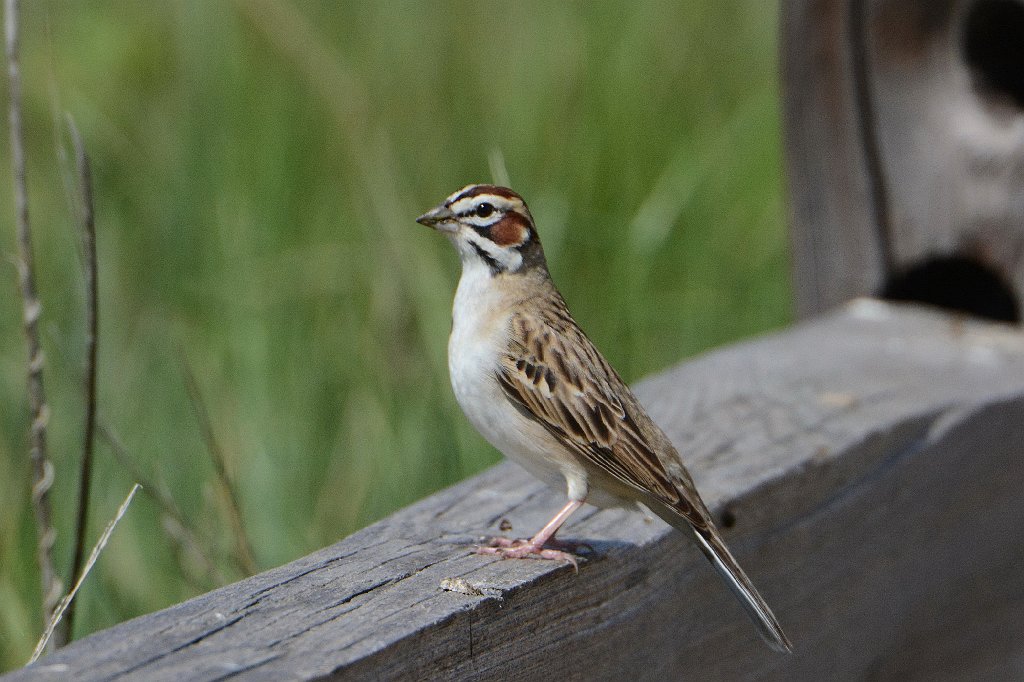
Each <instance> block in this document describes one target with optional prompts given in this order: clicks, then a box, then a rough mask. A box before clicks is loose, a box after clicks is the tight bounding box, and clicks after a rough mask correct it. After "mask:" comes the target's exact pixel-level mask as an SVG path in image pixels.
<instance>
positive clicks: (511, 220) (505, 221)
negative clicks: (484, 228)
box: [489, 213, 530, 247]
mask: <svg viewBox="0 0 1024 682" xmlns="http://www.w3.org/2000/svg"><path fill="white" fill-rule="evenodd" d="M529 234H530V231H529V228H528V227H527V225H526V219H525V218H523V217H522V216H520V215H518V214H516V213H509V214H508V215H507V216H505V217H504V218H502V219H501V220H499V221H498V222H497V223H495V224H494V225H492V226H491V230H490V235H489V236H490V238H491V241H492V242H494V243H495V244H497V245H498V246H504V247H508V246H519V245H520V244H523V243H524V242H525V241H526V238H527V237H528V236H529Z"/></svg>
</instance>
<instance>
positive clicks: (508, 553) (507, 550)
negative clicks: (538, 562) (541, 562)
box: [476, 537, 592, 572]
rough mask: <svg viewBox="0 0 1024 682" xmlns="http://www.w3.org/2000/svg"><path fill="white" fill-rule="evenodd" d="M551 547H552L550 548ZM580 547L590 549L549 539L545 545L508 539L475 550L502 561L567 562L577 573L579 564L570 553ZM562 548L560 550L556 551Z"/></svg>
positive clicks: (587, 546)
mask: <svg viewBox="0 0 1024 682" xmlns="http://www.w3.org/2000/svg"><path fill="white" fill-rule="evenodd" d="M552 545H554V546H553V547H552ZM581 547H586V548H587V549H592V548H591V547H590V545H585V544H582V543H580V544H577V543H574V542H563V541H561V540H555V539H553V538H552V539H550V540H548V542H547V543H544V544H541V543H537V542H534V541H533V540H511V539H509V538H503V537H496V538H491V539H490V540H489V541H488V542H487V544H486V545H484V546H482V547H477V548H476V553H477V554H495V555H497V556H500V557H501V558H502V559H527V558H529V559H547V560H549V561H568V562H569V563H570V564H572V567H573V569H575V570H576V572H579V570H580V568H579V564H577V562H576V557H575V556H573V554H572V553H571V552H575V551H577V550H578V549H580V548H581ZM556 548H562V549H556Z"/></svg>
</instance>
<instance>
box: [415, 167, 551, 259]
mask: <svg viewBox="0 0 1024 682" xmlns="http://www.w3.org/2000/svg"><path fill="white" fill-rule="evenodd" d="M416 222H418V223H422V224H423V225H427V226H429V227H432V228H434V229H436V230H437V231H439V232H444V233H445V234H447V235H448V237H449V238H450V239H451V240H452V243H453V244H455V247H456V248H457V249H458V251H459V254H460V255H461V257H462V261H463V265H464V266H465V264H466V263H467V262H469V263H473V262H477V261H479V262H482V263H484V264H486V265H487V267H488V268H489V269H490V271H491V274H492V275H497V274H501V273H515V272H519V271H521V270H524V269H526V268H529V267H535V266H538V265H544V252H543V249H542V248H541V245H540V240H539V239H538V238H537V231H536V229H535V228H534V225H533V216H531V215H530V209H529V208H527V206H526V202H525V201H523V198H522V197H521V196H519V195H518V194H516V193H515V192H513V191H512V190H510V189H508V188H507V187H498V186H497V185H468V186H466V187H463V188H462V189H460V190H459V191H458V192H455V193H454V194H452V195H451V196H449V197H448V198H447V199H445V200H444V203H442V204H440V205H439V206H437V207H435V208H433V209H431V210H430V211H428V212H427V213H424V214H423V215H421V216H420V217H419V218H417V219H416Z"/></svg>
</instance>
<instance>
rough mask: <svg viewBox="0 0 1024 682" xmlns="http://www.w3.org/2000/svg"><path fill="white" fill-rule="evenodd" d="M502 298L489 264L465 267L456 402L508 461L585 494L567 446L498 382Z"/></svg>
mask: <svg viewBox="0 0 1024 682" xmlns="http://www.w3.org/2000/svg"><path fill="white" fill-rule="evenodd" d="M503 294H504V292H503V291H502V290H501V289H500V287H498V286H495V283H494V282H493V280H492V279H491V275H490V272H489V271H488V269H487V266H486V265H485V264H483V263H474V262H472V261H467V262H465V263H464V265H463V272H462V278H461V279H460V280H459V287H458V290H457V291H456V293H455V303H454V305H453V307H452V334H451V337H450V338H449V340H448V371H449V373H450V375H451V381H452V389H453V390H454V392H455V399H456V400H457V401H458V403H459V405H460V406H461V407H462V411H463V412H465V413H466V417H467V418H469V421H470V423H472V424H473V426H474V427H476V429H477V431H479V432H480V435H482V436H483V437H484V438H486V439H487V441H488V442H489V443H490V444H491V445H493V446H494V447H496V448H497V449H498V450H500V451H501V452H502V453H503V454H504V455H505V456H506V457H508V458H509V459H511V460H513V461H515V462H517V463H518V464H520V465H521V466H523V467H524V468H525V469H527V470H528V471H529V472H530V473H532V474H533V475H534V476H537V477H538V478H540V479H541V480H543V481H544V482H546V483H547V484H548V485H550V486H552V487H554V488H558V489H560V490H562V491H564V490H565V486H566V479H567V478H568V479H569V480H570V483H571V486H570V487H574V488H578V486H580V485H582V488H583V491H585V489H586V484H585V476H584V474H583V472H582V470H580V469H579V466H578V465H577V464H576V462H575V460H574V459H573V458H572V457H571V456H570V455H569V454H568V453H567V452H566V450H565V448H564V446H562V445H561V444H560V443H558V441H556V440H555V439H554V438H553V437H552V436H551V434H549V433H548V431H547V430H546V429H545V428H544V427H543V426H541V425H540V424H538V423H536V422H533V421H531V420H529V419H527V418H526V417H524V416H523V415H522V414H521V413H520V412H519V410H518V409H516V407H515V406H514V405H513V404H512V403H511V402H509V400H508V399H507V398H506V397H505V395H504V394H503V393H502V390H501V387H500V386H499V385H498V382H497V380H496V379H495V372H496V371H497V369H498V363H499V359H500V357H501V355H502V353H504V352H505V350H506V349H507V344H508V329H509V319H510V317H511V313H512V311H511V309H510V308H509V301H508V300H507V297H505V296H504V295H503ZM581 478H582V480H579V479H581ZM574 492H576V491H574ZM581 492H582V491H581ZM584 494H585V493H584Z"/></svg>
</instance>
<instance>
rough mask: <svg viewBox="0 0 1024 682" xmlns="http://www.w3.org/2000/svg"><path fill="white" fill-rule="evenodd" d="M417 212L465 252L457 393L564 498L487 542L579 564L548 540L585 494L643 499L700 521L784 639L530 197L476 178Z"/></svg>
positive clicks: (772, 635) (613, 501)
mask: <svg viewBox="0 0 1024 682" xmlns="http://www.w3.org/2000/svg"><path fill="white" fill-rule="evenodd" d="M416 221H417V222H419V223H422V224H423V225H427V226H429V227H432V228H434V229H435V230H437V231H439V232H442V233H444V234H445V235H447V236H448V238H449V239H450V240H451V242H452V244H454V245H455V248H456V249H457V250H458V252H459V256H460V257H461V260H462V277H461V279H460V280H459V285H458V290H457V291H456V293H455V303H454V306H453V308H452V317H453V323H452V333H451V337H450V339H449V341H448V369H449V372H450V374H451V381H452V388H453V389H454V391H455V397H456V399H457V400H458V402H459V405H461V406H462V409H463V411H464V412H465V413H466V416H467V417H468V418H469V421H470V422H472V424H473V426H475V427H476V428H477V430H478V431H480V433H481V434H482V435H483V436H484V438H486V439H487V440H488V441H489V442H490V443H491V444H492V445H493V446H494V447H496V448H497V449H498V450H500V451H501V452H502V453H504V454H505V455H506V456H507V457H508V458H509V459H511V460H513V461H515V462H518V463H519V464H521V465H522V466H523V467H525V468H526V469H527V470H528V471H530V472H531V473H533V474H534V475H536V476H537V477H539V478H540V479H542V480H543V481H545V482H547V483H548V484H549V485H551V486H552V487H555V488H562V487H563V486H565V489H566V490H567V492H568V497H569V501H568V502H567V503H566V505H565V506H564V507H563V508H562V509H561V511H559V512H558V514H556V515H555V517H554V518H553V519H551V521H550V522H549V523H548V524H547V525H546V526H544V528H542V529H541V530H540V532H538V533H537V534H536V535H535V536H533V538H531V539H529V540H513V541H510V540H508V539H505V538H497V539H495V540H492V541H491V544H490V546H487V547H482V548H480V549H479V551H481V552H484V553H492V554H498V555H500V556H502V557H508V558H515V557H526V556H535V557H539V558H544V559H566V560H569V561H572V562H573V564H575V560H574V559H573V557H572V556H571V555H570V554H568V553H567V552H565V551H562V550H559V549H557V548H555V547H553V546H552V545H553V540H554V535H555V533H556V532H557V531H558V529H559V527H560V526H561V525H562V524H563V523H564V522H565V520H566V519H567V518H569V516H570V515H571V514H572V513H573V512H574V511H575V510H576V509H578V508H579V507H580V506H581V505H582V504H583V503H584V502H589V503H591V504H594V505H597V506H599V507H608V506H632V505H637V504H639V505H643V507H646V508H647V509H650V510H651V511H653V512H654V513H656V514H657V515H658V516H660V517H661V518H663V519H664V520H665V521H667V522H668V523H670V524H672V525H673V526H675V527H676V528H678V529H680V530H682V531H683V532H685V533H688V534H692V535H693V537H694V538H696V541H697V545H698V546H699V547H700V549H701V550H702V551H703V552H704V554H705V555H706V556H707V557H708V559H709V560H710V561H711V563H712V564H713V565H714V567H715V568H716V569H717V570H718V572H719V573H720V574H721V575H722V576H723V577H724V578H725V580H726V582H727V583H728V585H729V587H730V588H731V589H732V591H733V592H734V593H735V594H736V596H737V597H738V598H739V601H740V603H741V604H742V605H743V606H744V608H745V609H746V610H747V613H748V614H749V615H750V617H751V619H752V620H753V621H754V623H755V624H756V625H757V626H758V631H759V632H760V634H761V636H762V637H763V638H764V639H765V641H766V642H767V643H768V644H769V645H770V646H771V647H772V648H774V649H776V650H778V651H784V652H786V651H789V650H790V643H789V640H788V639H787V637H786V635H785V633H783V631H782V628H781V627H780V626H779V623H778V621H777V620H776V619H775V616H774V615H773V614H772V612H771V609H770V608H768V605H767V604H766V603H765V601H764V599H762V598H761V595H760V594H758V592H757V590H756V589H755V588H754V586H753V584H752V583H751V582H750V579H749V578H747V576H746V574H745V573H744V572H743V569H741V568H740V566H739V564H738V563H737V562H736V559H735V558H733V556H732V554H731V553H730V552H729V550H728V548H727V547H726V546H725V543H724V541H723V540H722V537H721V535H720V534H719V532H718V529H717V528H715V525H714V522H713V521H712V519H711V514H710V513H709V512H708V509H707V507H706V506H705V504H704V501H703V500H701V498H700V495H699V494H698V493H697V489H696V488H695V487H694V484H693V480H692V479H691V478H690V474H689V473H688V472H687V471H686V468H685V467H684V466H683V462H682V460H681V459H680V457H679V453H678V452H676V449H675V448H674V447H673V446H672V443H670V442H669V439H668V437H667V436H665V434H664V433H663V432H662V431H661V429H659V428H658V427H657V425H655V423H654V422H653V421H652V420H651V418H650V417H649V416H647V413H646V412H645V411H644V409H643V407H641V406H640V403H639V402H638V401H637V399H636V397H634V396H633V393H632V391H630V390H629V388H628V387H627V386H626V384H625V383H623V381H622V379H620V378H619V375H618V374H617V373H616V372H615V370H614V369H612V368H611V366H610V365H609V364H608V362H607V361H605V359H604V358H603V357H602V356H601V353H599V352H598V350H597V348H595V347H594V344H593V343H592V342H591V341H590V339H588V338H587V336H586V335H585V334H584V333H583V331H582V330H581V329H580V328H579V326H577V324H576V322H575V320H573V318H572V316H571V315H570V314H569V310H568V308H566V305H565V301H564V300H563V299H562V296H561V294H559V293H558V289H556V288H555V285H554V283H553V282H552V281H551V276H550V275H549V274H548V268H547V263H546V262H545V260H544V251H543V249H542V248H541V244H540V240H539V239H538V237H537V231H536V229H535V228H534V223H533V218H532V216H531V215H530V211H529V209H528V208H527V207H526V204H525V202H523V199H522V198H521V197H520V196H519V195H518V194H516V193H515V192H513V191H512V190H510V189H506V188H504V187H496V186H494V185H469V186H468V187H465V188H463V189H461V190H459V191H458V192H456V193H455V194H452V195H451V196H450V197H448V198H447V199H445V201H444V203H442V204H441V205H440V206H438V207H436V208H434V209H432V210H431V211H429V212H427V213H425V214H423V215H421V216H420V217H419V218H417V219H416Z"/></svg>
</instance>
